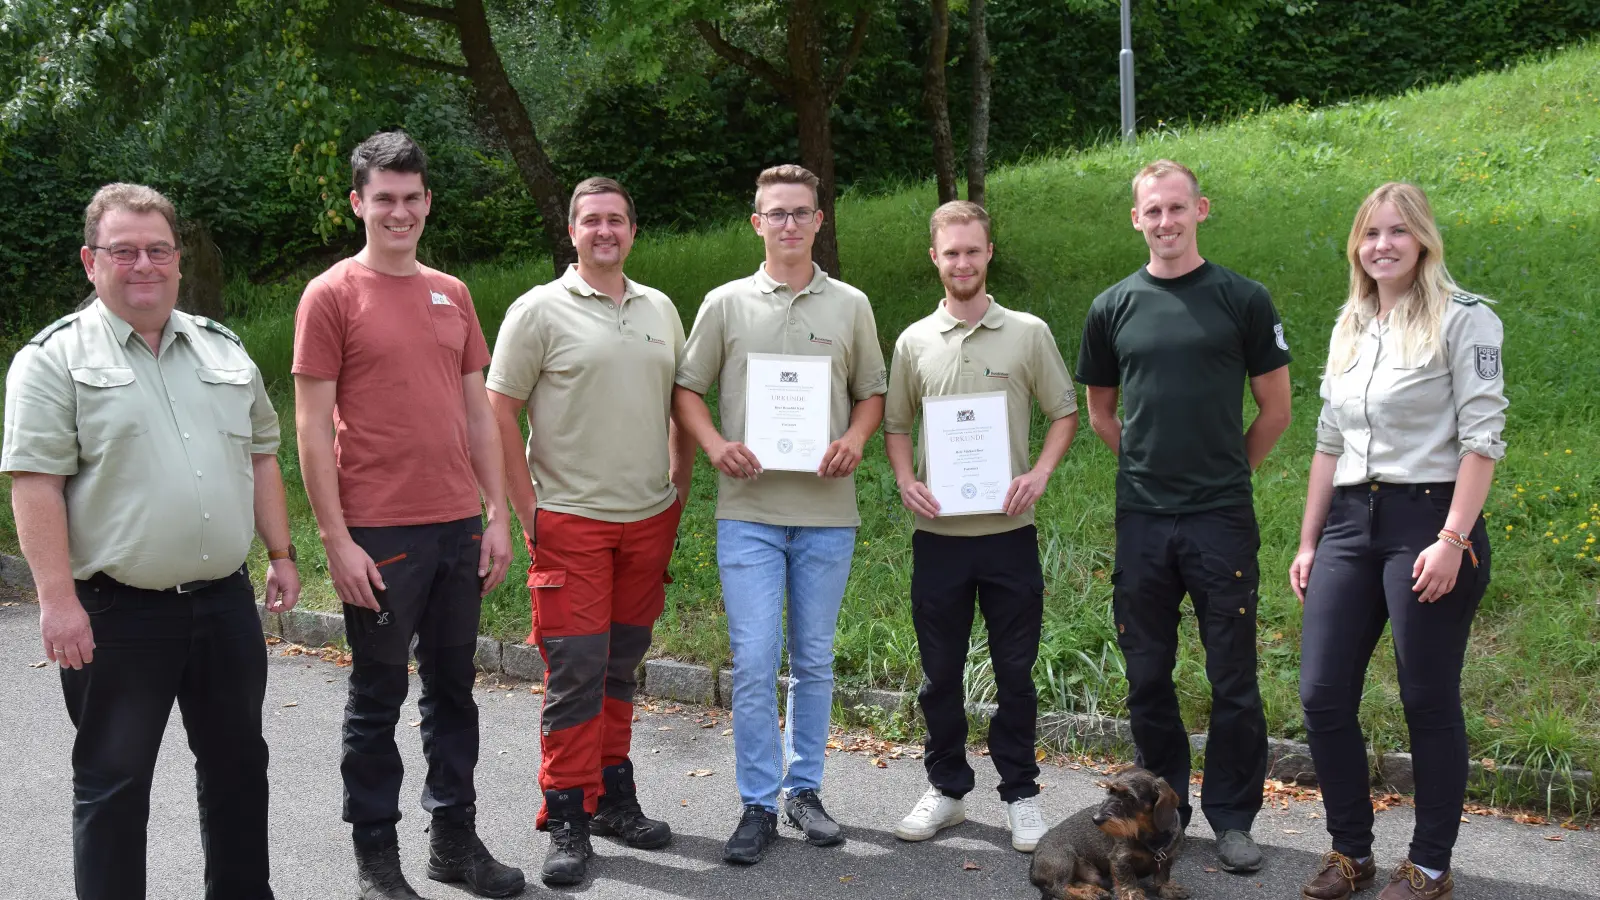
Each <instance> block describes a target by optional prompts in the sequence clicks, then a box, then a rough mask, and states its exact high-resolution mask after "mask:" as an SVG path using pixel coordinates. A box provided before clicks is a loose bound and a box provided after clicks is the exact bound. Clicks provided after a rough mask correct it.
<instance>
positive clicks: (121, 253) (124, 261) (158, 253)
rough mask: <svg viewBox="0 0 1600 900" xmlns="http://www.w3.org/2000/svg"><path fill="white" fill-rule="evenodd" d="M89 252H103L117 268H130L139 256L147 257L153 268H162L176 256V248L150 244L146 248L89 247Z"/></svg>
mask: <svg viewBox="0 0 1600 900" xmlns="http://www.w3.org/2000/svg"><path fill="white" fill-rule="evenodd" d="M89 249H90V250H104V251H106V253H108V254H109V255H110V256H111V261H112V262H114V263H116V264H117V265H119V266H131V265H133V264H134V263H137V262H138V261H139V254H140V253H143V254H144V255H145V256H147V257H149V259H150V264H151V265H153V266H164V265H166V264H167V263H169V262H172V261H173V260H174V259H176V258H177V256H178V248H177V247H174V246H172V245H171V244H151V245H150V246H148V247H129V246H127V245H125V244H118V245H116V246H114V247H96V246H95V245H93V244H90V245H89Z"/></svg>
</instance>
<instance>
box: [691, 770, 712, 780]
mask: <svg viewBox="0 0 1600 900" xmlns="http://www.w3.org/2000/svg"><path fill="white" fill-rule="evenodd" d="M713 774H716V773H714V772H712V771H711V770H710V769H694V770H692V771H691V772H689V777H690V778H705V777H707V776H709V775H713Z"/></svg>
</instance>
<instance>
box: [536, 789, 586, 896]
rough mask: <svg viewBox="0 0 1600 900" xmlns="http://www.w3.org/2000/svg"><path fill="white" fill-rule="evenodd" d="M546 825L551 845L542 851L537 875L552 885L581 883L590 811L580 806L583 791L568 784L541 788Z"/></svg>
mask: <svg viewBox="0 0 1600 900" xmlns="http://www.w3.org/2000/svg"><path fill="white" fill-rule="evenodd" d="M544 808H545V825H544V830H545V831H548V832H550V849H549V850H547V851H545V854H544V868H542V869H541V870H540V871H539V877H540V878H542V879H544V883H545V884H547V885H550V886H551V887H556V886H559V885H573V884H581V883H583V878H584V876H585V875H586V874H588V870H589V857H591V856H593V855H594V848H593V847H591V846H589V814H588V813H587V812H585V811H584V809H583V791H581V790H579V789H577V788H569V789H567V790H564V791H545V792H544Z"/></svg>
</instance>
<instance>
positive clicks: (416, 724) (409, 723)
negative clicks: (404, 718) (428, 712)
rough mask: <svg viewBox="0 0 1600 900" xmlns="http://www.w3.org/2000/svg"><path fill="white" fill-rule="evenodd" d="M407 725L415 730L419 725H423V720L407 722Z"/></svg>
mask: <svg viewBox="0 0 1600 900" xmlns="http://www.w3.org/2000/svg"><path fill="white" fill-rule="evenodd" d="M406 724H407V725H410V726H411V727H412V728H415V727H417V726H418V725H421V724H422V720H421V719H418V720H417V721H415V722H407V723H406Z"/></svg>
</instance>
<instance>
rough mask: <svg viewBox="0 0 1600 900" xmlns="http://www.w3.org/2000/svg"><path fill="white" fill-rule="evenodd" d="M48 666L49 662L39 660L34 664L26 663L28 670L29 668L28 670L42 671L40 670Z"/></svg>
mask: <svg viewBox="0 0 1600 900" xmlns="http://www.w3.org/2000/svg"><path fill="white" fill-rule="evenodd" d="M48 665H50V660H48V659H41V660H39V661H38V662H36V663H28V668H30V669H42V668H44V667H45V666H48Z"/></svg>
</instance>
